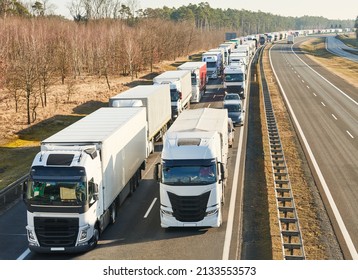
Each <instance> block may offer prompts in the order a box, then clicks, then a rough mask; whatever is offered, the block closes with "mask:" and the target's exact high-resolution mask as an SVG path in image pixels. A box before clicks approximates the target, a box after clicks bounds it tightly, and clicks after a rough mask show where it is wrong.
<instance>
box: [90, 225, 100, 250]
mask: <svg viewBox="0 0 358 280" xmlns="http://www.w3.org/2000/svg"><path fill="white" fill-rule="evenodd" d="M98 240H99V229H98V226H95V228H94V229H93V237H92V248H95V247H96V246H97V244H98Z"/></svg>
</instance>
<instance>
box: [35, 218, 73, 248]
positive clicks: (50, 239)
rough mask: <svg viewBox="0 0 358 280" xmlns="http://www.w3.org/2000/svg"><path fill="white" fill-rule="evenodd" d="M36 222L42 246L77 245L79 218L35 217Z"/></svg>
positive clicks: (36, 230) (37, 233)
mask: <svg viewBox="0 0 358 280" xmlns="http://www.w3.org/2000/svg"><path fill="white" fill-rule="evenodd" d="M34 222H35V232H36V236H37V239H38V241H39V243H40V246H44V247H71V246H75V244H76V240H77V235H78V223H79V220H78V218H43V217H35V219H34Z"/></svg>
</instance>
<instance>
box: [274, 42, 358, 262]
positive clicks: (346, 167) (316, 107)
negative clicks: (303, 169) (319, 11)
mask: <svg viewBox="0 0 358 280" xmlns="http://www.w3.org/2000/svg"><path fill="white" fill-rule="evenodd" d="M303 40H306V39H305V38H300V39H297V41H296V43H295V44H294V45H293V46H292V45H288V44H285V43H278V44H275V45H274V46H273V48H272V49H271V52H270V54H271V60H272V66H273V68H274V71H275V72H276V75H277V78H278V80H279V84H280V86H281V88H282V90H283V91H284V93H285V95H286V98H287V102H288V103H289V105H290V107H291V108H292V112H293V114H294V115H295V117H294V119H297V123H296V127H299V128H298V130H299V129H302V133H301V141H302V142H305V141H307V145H306V147H305V150H306V152H307V151H311V152H312V155H311V164H312V165H315V164H314V163H313V161H315V162H316V166H315V171H314V173H316V179H317V178H319V179H320V180H319V181H320V183H319V184H321V187H322V188H324V187H325V184H326V185H327V188H328V193H329V194H328V198H327V197H326V202H327V201H328V200H330V198H329V195H331V196H332V200H331V201H330V204H331V207H332V208H333V209H331V210H332V212H335V215H337V214H338V216H341V218H342V224H341V225H339V226H340V228H342V229H343V235H344V228H346V230H347V234H346V235H345V237H344V239H345V240H346V241H345V242H346V243H347V247H349V246H350V248H348V251H349V252H350V253H349V254H350V255H353V256H354V257H357V248H358V235H357V232H358V217H357V213H358V204H357V201H358V183H357V182H358V172H357V170H358V102H357V101H358V90H357V88H356V87H354V86H352V85H350V84H348V83H347V82H345V81H343V80H342V79H341V78H339V77H338V76H337V75H335V74H334V73H331V72H328V71H327V70H325V69H324V68H322V67H321V66H319V65H317V64H316V63H314V62H313V61H311V60H308V58H307V57H305V56H304V55H303V54H302V53H301V52H300V50H299V49H298V48H297V47H298V45H299V44H300V43H301V42H302V41H303ZM331 48H334V46H331ZM312 159H313V161H312ZM325 196H327V195H324V196H323V197H325ZM332 202H333V203H334V204H335V206H336V207H337V211H335V210H334V208H335V206H334V205H333V206H332ZM331 214H332V213H331ZM335 223H337V224H339V219H338V221H335V222H333V224H335ZM335 226H337V225H335ZM350 242H351V244H350ZM346 252H347V250H346Z"/></svg>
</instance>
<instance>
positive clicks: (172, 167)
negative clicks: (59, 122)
mask: <svg viewBox="0 0 358 280" xmlns="http://www.w3.org/2000/svg"><path fill="white" fill-rule="evenodd" d="M234 46H235V43H234V42H225V43H224V44H222V45H220V46H219V47H218V48H217V49H211V50H209V51H207V52H206V53H203V55H202V61H198V62H186V63H184V64H182V65H180V66H178V68H177V70H171V71H166V72H164V73H162V74H160V75H158V76H156V77H154V78H153V84H152V85H139V86H136V87H134V88H131V89H129V90H126V91H124V92H122V93H120V94H117V95H115V96H112V97H110V98H109V102H108V107H105V108H100V109H98V110H96V111H95V112H93V113H91V114H89V115H88V116H86V117H84V118H82V119H81V120H79V121H77V122H75V123H73V124H72V125H70V126H68V127H66V128H65V129H63V130H61V131H59V132H57V133H55V134H54V135H52V136H50V137H48V138H47V139H45V140H43V141H42V143H41V149H40V152H39V153H38V154H37V155H36V156H35V158H34V160H33V163H32V165H31V168H30V175H29V178H28V180H27V181H26V182H25V183H24V185H23V191H24V192H23V196H24V202H25V204H26V207H27V226H26V230H27V238H28V242H29V248H30V250H31V251H33V252H40V253H51V252H83V251H87V250H89V249H91V248H94V247H95V246H96V244H97V242H98V240H99V238H100V235H101V234H102V232H103V231H104V230H105V228H106V227H107V226H108V225H109V224H111V223H114V222H115V221H116V215H117V211H118V208H119V206H120V205H121V204H122V203H123V201H124V200H125V199H126V197H128V196H129V195H131V194H132V193H133V192H134V191H135V190H136V188H137V187H138V186H139V182H140V180H141V178H142V170H145V168H146V161H147V158H148V157H149V156H150V154H151V153H153V151H154V147H155V143H156V142H158V141H163V150H162V153H161V160H160V163H158V164H157V165H156V168H155V173H154V177H155V178H156V179H157V180H158V182H159V186H160V221H161V227H163V228H167V227H219V226H220V225H221V224H222V205H223V203H224V197H225V196H224V194H225V185H226V178H227V176H228V174H227V157H228V147H229V144H230V145H232V141H233V138H232V137H233V136H232V129H231V136H230V137H229V130H230V127H231V126H232V122H231V120H230V118H229V117H228V110H227V109H224V108H222V109H213V108H205V109H190V110H188V109H189V108H190V103H197V102H200V100H201V98H202V96H203V95H204V94H205V90H206V84H207V82H208V79H209V78H211V79H213V78H214V79H216V78H219V77H220V76H223V77H225V76H226V77H229V72H228V71H229V69H234V63H232V62H231V66H230V67H227V68H224V67H226V66H228V65H229V64H230V55H232V54H233V53H234ZM238 67H239V66H238ZM239 68H240V69H241V71H246V70H245V68H244V67H243V65H241V66H240V67H239ZM224 69H226V72H225V70H224ZM231 75H232V76H231V77H232V79H231V81H229V80H228V79H227V80H225V82H224V85H225V87H226V89H227V90H230V89H231V88H235V90H236V87H241V88H244V86H243V85H242V84H244V82H245V76H243V75H242V76H240V75H236V73H232V74H231ZM237 81H239V83H241V84H239V85H236V84H230V82H237ZM242 97H243V98H244V95H242ZM230 124H231V126H230ZM229 142H230V143H229Z"/></svg>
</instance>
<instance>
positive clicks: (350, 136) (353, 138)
mask: <svg viewBox="0 0 358 280" xmlns="http://www.w3.org/2000/svg"><path fill="white" fill-rule="evenodd" d="M346 132H347V133H348V135H349V136H350V137H351V138H352V139H354V137H353V135H352V134H351V133H350V132H349V131H348V130H346Z"/></svg>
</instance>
